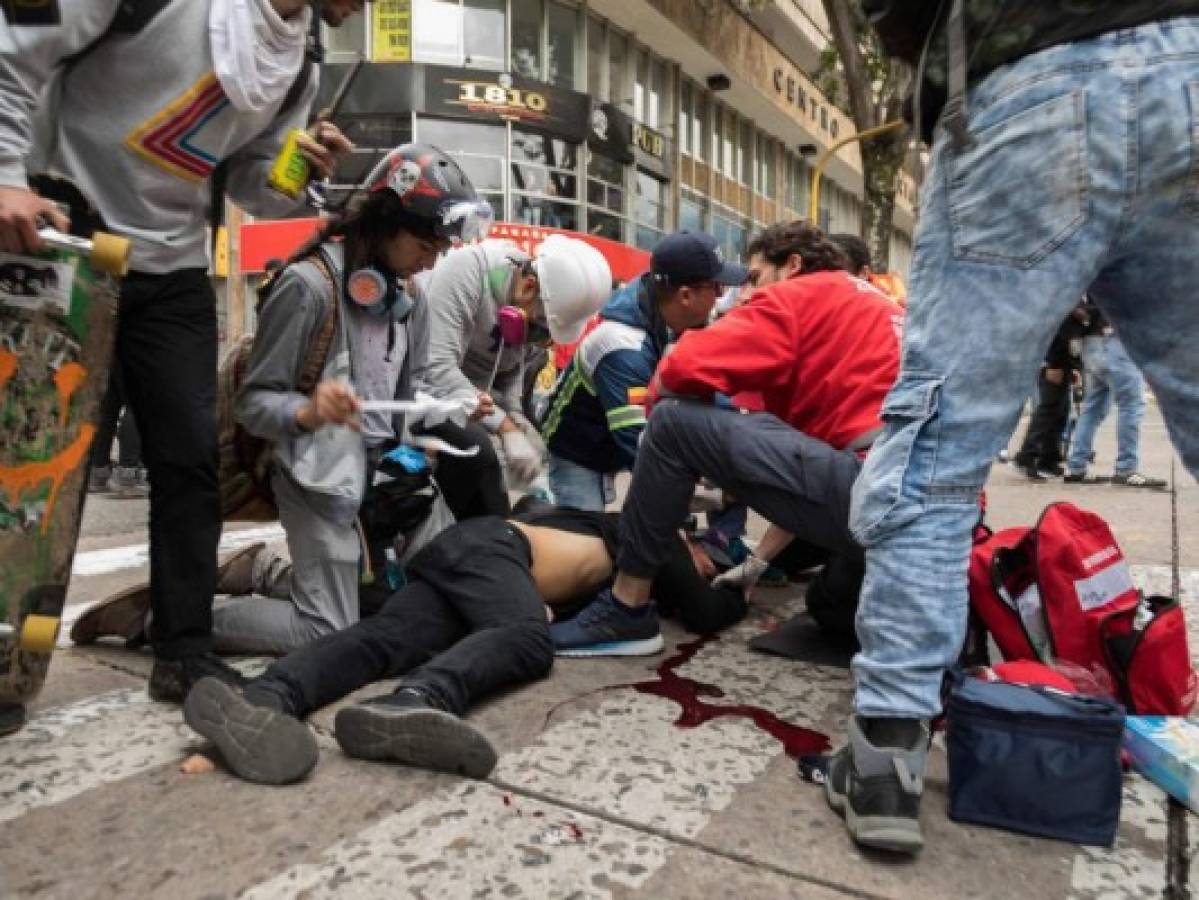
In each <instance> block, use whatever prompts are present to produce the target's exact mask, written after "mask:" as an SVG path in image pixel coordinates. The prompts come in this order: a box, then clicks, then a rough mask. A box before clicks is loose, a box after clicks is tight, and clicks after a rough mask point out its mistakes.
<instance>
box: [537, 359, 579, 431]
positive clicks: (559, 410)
mask: <svg viewBox="0 0 1199 900" xmlns="http://www.w3.org/2000/svg"><path fill="white" fill-rule="evenodd" d="M582 383H583V379H582V377H581V376H580V375H579V367H578V366H577V365H575V366H572V367H571V370H570V373H569V374H568V375H567V376H566V380H565V381H564V382H562V387H561V388H560V389H559V390H558V396H557V397H555V398H554V405H553V406H551V407H550V412H549V415H548V416H546V418H545V424H544V425H542V426H541V436H542V437H543V438H544V439H545V440H546V441H547V442H548V441H550V440H553V437H554V434H556V433H557V431H558V426H559V425H561V424H562V415H563V414H564V413H565V412H566V407H568V406H569V405H570V401H571V400H572V399H574V395H575V391H577V390H578V389H579V385H580V384H582Z"/></svg>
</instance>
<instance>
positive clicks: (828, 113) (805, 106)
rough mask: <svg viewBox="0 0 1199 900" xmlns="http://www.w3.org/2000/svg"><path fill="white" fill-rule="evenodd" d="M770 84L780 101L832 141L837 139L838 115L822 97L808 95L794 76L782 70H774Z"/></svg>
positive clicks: (812, 94) (813, 94) (839, 128)
mask: <svg viewBox="0 0 1199 900" xmlns="http://www.w3.org/2000/svg"><path fill="white" fill-rule="evenodd" d="M772 84H773V85H774V90H775V93H776V94H778V97H779V99H780V100H782V101H783V102H785V103H786V104H787V105H788V106H791V107H794V108H795V109H797V110H799V111H800V112H801V113H803V114H804V115H806V116H807V118H808V120H809V121H810V122H811V124H812V125H813V126H814V128H818V129H819V130H820V131H823V132H824V133H825V134H826V135H828V136H829V137H830V138H831V139H832V140H834V141H835V140H836V139H837V133H838V132H839V131H840V130H841V127H840V123H839V122H838V121H837V115H838V113H837V112H836V111H835V110H834V109H833V108H832V107H830V106H829V104H828V103H827V102H826V101H825V100H824V98H823V97H820V96H818V95H817V94H815V93H809V91H808V90H807V88H806V87H804V85H803V84H802V83H801V82H800V81H799V80H798V79H796V78H795V76H793V75H788V74H787V73H785V72H784V71H783V70H782V69H775V70H774V73H773V75H772Z"/></svg>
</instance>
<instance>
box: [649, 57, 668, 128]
mask: <svg viewBox="0 0 1199 900" xmlns="http://www.w3.org/2000/svg"><path fill="white" fill-rule="evenodd" d="M669 80H670V72H669V70H668V69H667V67H666V63H664V62H663V61H662V60H660V59H655V60H653V61H652V62H651V64H650V78H649V95H648V96H647V97H646V107H647V108H646V112H645V115H646V124H647V125H649V126H650V128H661V127H662V126H663V125H665V124H666V123H667V122H669V121H670V120H671V115H670V96H671V90H670V83H669Z"/></svg>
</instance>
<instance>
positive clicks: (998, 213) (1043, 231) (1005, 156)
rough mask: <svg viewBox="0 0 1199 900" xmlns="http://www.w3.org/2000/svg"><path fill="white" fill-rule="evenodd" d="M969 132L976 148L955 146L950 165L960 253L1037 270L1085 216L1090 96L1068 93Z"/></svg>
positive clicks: (951, 200)
mask: <svg viewBox="0 0 1199 900" xmlns="http://www.w3.org/2000/svg"><path fill="white" fill-rule="evenodd" d="M971 133H972V136H973V137H974V143H973V145H972V146H971V147H970V148H969V149H968V150H966V151H965V152H956V151H953V150H952V149H951V150H950V151H949V157H948V159H949V164H948V166H947V167H946V168H947V179H948V182H947V194H948V200H949V218H950V226H951V230H952V235H953V253H954V256H955V257H956V258H957V259H964V260H974V261H977V262H994V263H1004V264H1007V265H1014V266H1018V267H1020V268H1025V269H1027V268H1031V267H1033V266H1035V265H1036V264H1037V263H1038V262H1040V261H1041V260H1042V259H1044V258H1045V257H1046V256H1048V255H1049V254H1050V253H1052V252H1053V251H1054V250H1056V249H1057V248H1058V247H1059V246H1061V244H1062V243H1064V242H1065V241H1066V239H1067V238H1069V237H1070V235H1072V234H1073V233H1074V232H1075V231H1077V230H1078V228H1079V226H1081V225H1082V223H1083V221H1084V220H1085V218H1086V204H1087V168H1086V155H1087V151H1086V104H1085V97H1084V95H1083V94H1082V93H1081V92H1079V91H1076V92H1074V93H1071V94H1066V95H1065V96H1062V97H1057V98H1055V99H1053V100H1048V101H1046V102H1044V103H1039V104H1037V105H1036V106H1033V107H1031V108H1029V109H1024V110H1021V111H1020V112H1017V113H1015V114H1014V115H1011V116H1008V117H1007V118H1005V119H1004V120H1003V121H1001V122H997V123H995V124H992V125H988V126H986V127H984V128H980V129H977V130H972V132H971ZM1046 160H1052V164H1051V165H1046Z"/></svg>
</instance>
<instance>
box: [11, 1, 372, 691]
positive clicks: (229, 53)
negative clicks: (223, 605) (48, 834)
mask: <svg viewBox="0 0 1199 900" xmlns="http://www.w3.org/2000/svg"><path fill="white" fill-rule="evenodd" d="M47 7H49V8H53V9H54V10H55V11H56V13H57V17H56V19H55V20H54V21H53V23H47V22H46V21H44V18H43V15H44V12H45V8H47ZM361 7H362V3H361V0H325V2H322V3H321V4H319V7H317V8H318V9H319V13H320V15H321V17H322V18H323V19H324V21H325V22H326V23H327V24H328V25H331V26H336V25H339V24H341V22H342V20H343V19H344V18H345V17H346V16H348V15H350V14H351V13H352V12H354V11H356V10H358V9H361ZM3 14H4V18H5V20H6V31H5V32H4V37H3V39H0V250H6V251H10V252H21V251H23V250H36V249H38V247H39V246H40V239H39V238H38V237H37V228H38V223H39V220H40V219H43V218H44V219H46V220H49V222H50V223H51V224H53V225H55V226H56V227H58V228H61V229H62V230H66V229H67V228H68V227H69V223H68V222H66V221H64V217H63V216H62V215H61V214H60V213H59V212H58V210H57V208H56V207H55V206H54V205H53V204H51V203H49V202H48V201H46V200H44V199H42V198H40V197H38V196H36V195H35V194H33V193H32V192H31V191H30V190H29V187H28V180H29V174H30V171H29V169H30V168H31V167H32V166H31V165H30V164H31V163H33V164H34V165H36V163H34V161H35V160H39V161H41V162H44V163H45V164H46V165H47V166H48V167H49V168H50V169H52V170H54V171H56V172H58V173H61V174H63V175H65V176H67V177H68V178H70V179H72V180H74V181H75V182H76V183H77V184H78V186H79V188H80V189H81V190H82V192H83V194H84V195H85V196H86V197H87V198H88V199H90V200H91V201H92V202H93V203H94V204H95V206H96V208H97V210H98V212H99V215H100V217H101V218H102V219H103V221H104V222H105V224H106V227H107V228H108V230H110V231H113V232H115V233H117V234H120V235H123V236H125V237H128V238H129V239H130V240H131V242H132V248H133V249H132V256H131V259H130V269H131V271H130V273H129V275H128V277H126V278H125V280H124V282H123V283H122V285H121V296H120V317H119V321H118V326H117V337H116V363H115V364H116V365H117V366H119V367H120V368H121V373H122V377H123V378H124V386H125V389H126V391H127V400H128V403H129V405H130V407H131V408H132V409H133V412H134V416H135V417H136V419H137V424H138V428H139V429H140V431H141V436H142V447H143V452H144V454H145V460H146V464H147V466H148V468H149V473H150V581H151V592H152V595H153V609H154V616H153V625H152V634H151V641H152V643H153V646H154V656H155V661H154V667H153V669H152V671H151V674H150V684H149V691H150V695H151V696H152V697H154V698H155V699H157V700H173V701H179V700H182V699H183V697H184V695H185V694H186V692H187V689H188V688H189V687H190V686H191V684H192V683H194V682H195V681H196V680H197V679H199V678H200V677H202V676H204V675H209V674H216V675H218V676H220V677H223V678H226V679H229V680H230V681H237V680H238V679H239V678H240V676H239V675H238V674H237V673H236V672H235V671H234V670H233V669H231V668H229V667H228V666H227V665H226V664H225V663H223V662H222V661H221V660H220V659H218V658H217V657H216V656H214V655H213V654H212V652H211V651H212V598H213V588H214V586H215V582H216V550H217V543H218V541H219V539H220V535H221V512H220V498H219V494H218V485H217V427H216V366H217V361H216V356H217V316H216V299H215V297H214V295H213V291H212V286H211V284H210V282H209V280H208V274H207V270H208V253H207V247H206V229H205V225H206V208H207V206H208V204H209V203H210V201H211V193H212V192H211V190H210V187H209V184H208V179H209V176H210V175H211V174H212V172H213V170H214V169H215V167H216V166H217V164H218V163H222V162H223V163H225V165H226V167H227V173H228V174H227V178H226V181H225V185H226V190H227V192H228V194H229V196H230V197H231V198H232V199H233V200H235V201H237V202H238V203H239V204H241V205H242V206H243V207H244V208H245V209H247V210H248V211H249V212H251V213H252V214H254V215H256V216H272V215H274V216H278V215H283V214H287V213H291V212H293V211H295V210H296V209H297V206H298V202H297V201H296V200H293V199H292V198H291V197H287V196H284V195H283V194H280V193H277V192H275V191H273V190H271V189H270V188H268V186H267V175H268V173H269V171H270V168H271V165H272V162H273V160H274V158H275V156H276V155H277V153H278V151H279V149H280V148H281V147H282V145H283V141H284V139H285V137H286V135H287V134H288V132H289V131H290V130H291V129H293V128H297V127H300V128H302V127H304V126H305V125H307V123H308V113H309V109H310V107H311V105H312V100H313V97H314V96H315V93H316V87H317V78H316V73H315V71H314V69H315V67H314V66H313V65H312V64H311V63H309V62H307V60H306V58H305V43H306V36H307V35H308V33H309V30H310V21H311V17H312V15H313V7H312V6H310V5H309V4H308V3H307V2H305V0H251V2H236V0H194V2H181V0H175V2H151V0H130V2H121V0H57V2H55V3H52V4H40V3H39V4H29V3H17V4H13V3H7V4H4V5H3ZM51 86H53V88H54V90H53V91H51V90H49V88H51ZM52 94H53V97H52V96H51V95H52ZM52 99H53V100H54V101H55V102H51V100H52ZM35 113H37V114H40V115H43V116H47V117H52V120H50V121H44V122H41V123H39V124H40V125H42V126H44V127H41V128H37V129H35V123H34V116H35ZM35 133H37V134H38V135H45V136H46V143H45V144H44V145H42V144H39V145H38V146H33V143H34V135H35ZM300 149H301V152H302V153H303V155H304V156H305V158H306V159H307V160H308V161H309V163H310V164H311V165H312V167H313V171H314V174H315V175H316V176H317V177H323V176H326V175H329V174H330V173H331V172H332V171H333V165H334V158H335V154H337V153H340V152H345V151H348V150H349V149H350V144H349V142H348V141H347V140H346V139H345V137H344V136H343V135H342V134H341V132H340V131H338V130H337V128H336V127H334V126H333V125H331V124H329V123H322V124H321V125H320V126H319V127H318V128H317V129H316V133H315V135H314V136H305V137H303V138H302V139H301V140H300Z"/></svg>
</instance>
